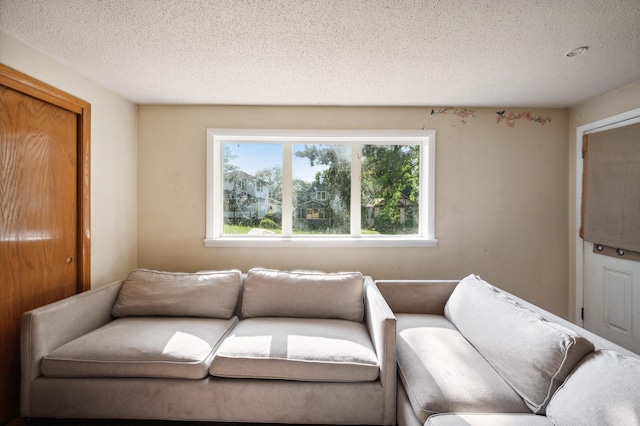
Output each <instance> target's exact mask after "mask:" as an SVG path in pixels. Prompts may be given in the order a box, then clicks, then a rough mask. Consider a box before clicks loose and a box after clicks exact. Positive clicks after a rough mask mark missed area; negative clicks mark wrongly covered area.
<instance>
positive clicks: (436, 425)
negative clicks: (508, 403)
mask: <svg viewBox="0 0 640 426" xmlns="http://www.w3.org/2000/svg"><path fill="white" fill-rule="evenodd" d="M425 426H555V425H554V424H553V423H552V422H551V421H550V420H549V419H548V418H546V417H544V416H538V415H536V414H531V413H529V414H484V413H483V414H453V413H451V414H436V415H435V416H431V417H429V419H428V420H427V422H426V423H425Z"/></svg>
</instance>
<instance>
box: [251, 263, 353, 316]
mask: <svg viewBox="0 0 640 426" xmlns="http://www.w3.org/2000/svg"><path fill="white" fill-rule="evenodd" d="M363 282H364V278H363V276H362V274H361V273H360V272H340V273H332V274H326V273H321V272H309V271H292V272H287V271H276V270H270V269H257V268H256V269H251V270H250V271H249V272H248V273H247V279H246V281H245V286H244V294H243V297H242V316H243V317H244V318H252V317H296V318H334V319H345V320H350V321H358V322H361V321H362V320H363V318H364V298H363V297H364V296H363Z"/></svg>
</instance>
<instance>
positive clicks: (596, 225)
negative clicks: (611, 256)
mask: <svg viewBox="0 0 640 426" xmlns="http://www.w3.org/2000/svg"><path fill="white" fill-rule="evenodd" d="M583 153H584V175H583V197H582V220H583V222H582V229H581V235H582V237H583V238H584V239H585V240H586V241H591V242H593V243H597V244H602V245H607V246H611V247H616V248H622V249H625V250H633V251H638V252H640V123H638V124H632V125H630V126H624V127H619V128H617V129H612V130H607V131H604V132H600V133H594V134H591V135H588V138H585V140H584V141H583Z"/></svg>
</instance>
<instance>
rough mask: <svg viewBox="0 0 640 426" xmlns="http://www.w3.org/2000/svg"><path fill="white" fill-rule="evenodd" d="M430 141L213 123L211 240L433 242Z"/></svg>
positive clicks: (404, 135) (400, 134)
mask: <svg viewBox="0 0 640 426" xmlns="http://www.w3.org/2000/svg"><path fill="white" fill-rule="evenodd" d="M434 147H435V134H434V132H433V131H416V132H413V131H412V132H408V131H393V132H392V131H384V132H380V131H377V132H376V131H362V132H354V131H351V132H348V131H343V132H341V131H317V132H314V131H277V130H269V131H264V130H263V131H257V130H245V131H242V130H219V129H209V133H208V151H207V152H208V175H207V176H208V177H207V197H208V198H207V239H206V240H205V242H206V243H207V245H209V246H216V245H230V244H233V242H235V243H236V244H237V245H243V244H247V243H248V242H250V244H257V245H260V243H265V242H266V245H269V241H270V242H271V243H274V242H282V241H283V240H286V241H287V242H294V243H295V242H296V241H299V242H304V244H305V245H313V243H314V242H319V241H322V244H323V245H332V244H335V245H340V244H342V243H344V242H345V241H348V242H349V245H354V244H355V245H357V244H362V245H378V244H379V245H389V244H390V243H391V242H393V241H395V242H398V241H405V242H406V241H413V242H414V243H415V242H416V241H418V242H422V243H423V244H422V245H429V244H426V243H429V242H435V239H434V235H433V233H434V232H433V200H434V199H435V198H434V196H433V188H434V185H433V176H434V173H433V162H434V161H433V160H434V159H433V155H434ZM243 241H244V242H243ZM357 242H360V243H357ZM400 245H403V244H400Z"/></svg>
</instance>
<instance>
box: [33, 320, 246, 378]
mask: <svg viewBox="0 0 640 426" xmlns="http://www.w3.org/2000/svg"><path fill="white" fill-rule="evenodd" d="M236 322H237V317H233V318H231V319H228V320H222V319H212V318H173V317H149V318H147V317H130V318H119V319H116V320H114V321H112V322H110V323H108V324H106V325H104V326H102V327H100V328H98V329H97V330H94V331H93V332H91V333H89V334H86V335H84V336H81V337H79V338H77V339H75V340H72V341H71V342H69V343H67V344H65V345H63V346H61V347H59V348H58V349H56V350H54V351H52V352H51V353H49V354H47V355H46V356H45V357H44V358H43V360H42V367H41V368H42V373H43V374H44V375H45V376H49V377H163V378H183V379H202V378H204V377H206V376H207V375H208V372H209V366H210V364H211V358H212V357H213V352H214V350H215V348H216V347H217V346H218V344H219V342H220V341H221V339H223V338H224V336H225V335H226V334H227V333H228V332H229V331H230V330H231V329H232V328H233V325H234V324H235V323H236Z"/></svg>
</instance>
